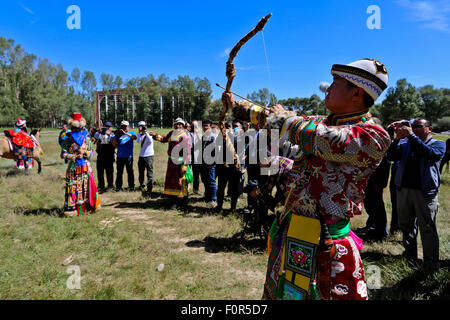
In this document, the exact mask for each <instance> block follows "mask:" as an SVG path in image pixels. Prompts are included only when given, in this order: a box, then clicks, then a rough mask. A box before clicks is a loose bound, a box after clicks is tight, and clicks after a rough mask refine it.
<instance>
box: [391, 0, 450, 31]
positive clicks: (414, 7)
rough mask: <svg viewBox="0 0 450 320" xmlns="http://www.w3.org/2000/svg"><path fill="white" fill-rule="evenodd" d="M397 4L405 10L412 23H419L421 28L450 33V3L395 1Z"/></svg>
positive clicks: (442, 0)
mask: <svg viewBox="0 0 450 320" xmlns="http://www.w3.org/2000/svg"><path fill="white" fill-rule="evenodd" d="M397 3H398V4H399V5H400V6H402V7H404V8H406V9H407V10H408V11H409V12H410V14H411V18H412V19H413V20H414V21H417V22H419V23H420V27H421V28H426V29H433V30H439V31H444V32H449V33H450V26H449V16H450V1H449V0H437V1H411V0H397Z"/></svg>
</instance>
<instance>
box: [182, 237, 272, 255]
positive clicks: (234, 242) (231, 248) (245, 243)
mask: <svg viewBox="0 0 450 320" xmlns="http://www.w3.org/2000/svg"><path fill="white" fill-rule="evenodd" d="M241 235H242V232H238V233H236V234H234V235H233V236H231V237H230V238H215V237H209V236H208V237H205V238H204V239H203V240H192V241H188V242H186V246H188V247H191V248H201V247H204V248H205V251H206V252H209V253H217V252H234V253H249V252H252V253H258V254H262V253H264V252H265V250H266V239H261V238H259V237H252V238H247V237H244V238H241Z"/></svg>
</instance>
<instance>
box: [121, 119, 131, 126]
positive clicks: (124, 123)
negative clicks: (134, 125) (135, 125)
mask: <svg viewBox="0 0 450 320" xmlns="http://www.w3.org/2000/svg"><path fill="white" fill-rule="evenodd" d="M120 125H121V126H129V125H130V123H129V122H128V121H125V120H123V121H122V122H121V123H120Z"/></svg>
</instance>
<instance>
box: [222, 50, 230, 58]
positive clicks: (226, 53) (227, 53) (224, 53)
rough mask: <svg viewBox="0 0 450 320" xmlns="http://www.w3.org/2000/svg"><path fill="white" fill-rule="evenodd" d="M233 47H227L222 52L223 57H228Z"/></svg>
mask: <svg viewBox="0 0 450 320" xmlns="http://www.w3.org/2000/svg"><path fill="white" fill-rule="evenodd" d="M230 51H231V48H226V49H225V50H224V51H223V52H222V53H221V54H220V57H221V58H225V57H228V55H229V54H230Z"/></svg>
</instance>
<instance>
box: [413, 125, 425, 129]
mask: <svg viewBox="0 0 450 320" xmlns="http://www.w3.org/2000/svg"><path fill="white" fill-rule="evenodd" d="M423 127H425V126H424V125H423V124H413V125H412V126H411V128H413V129H421V128H423Z"/></svg>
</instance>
